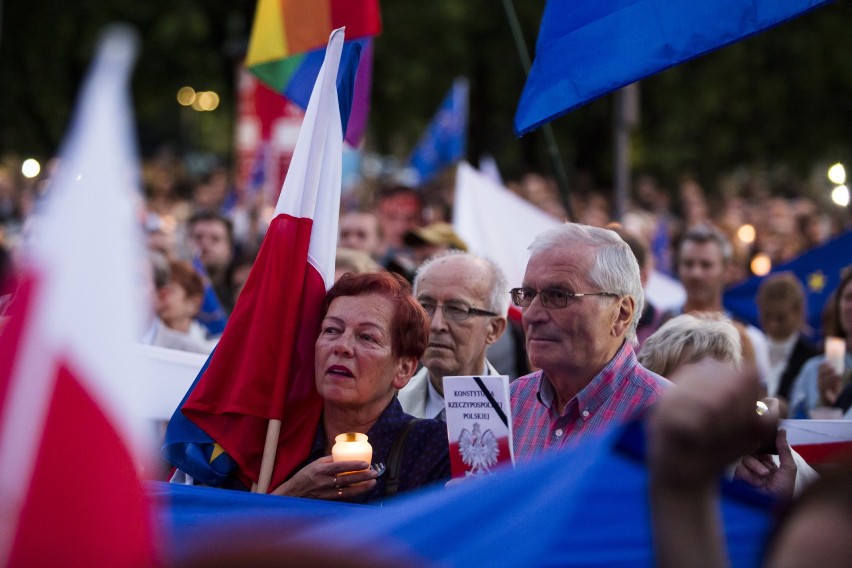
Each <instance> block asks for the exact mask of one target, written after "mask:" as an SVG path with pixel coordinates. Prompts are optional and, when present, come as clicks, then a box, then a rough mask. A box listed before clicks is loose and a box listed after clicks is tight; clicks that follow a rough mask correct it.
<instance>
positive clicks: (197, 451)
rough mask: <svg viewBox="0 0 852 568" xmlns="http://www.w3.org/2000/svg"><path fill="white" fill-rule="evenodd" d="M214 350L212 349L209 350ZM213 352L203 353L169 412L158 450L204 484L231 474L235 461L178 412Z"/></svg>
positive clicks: (220, 482)
mask: <svg viewBox="0 0 852 568" xmlns="http://www.w3.org/2000/svg"><path fill="white" fill-rule="evenodd" d="M215 352H216V350H215V349H214V350H213V353H215ZM213 353H210V355H209V356H208V357H207V361H206V362H205V363H204V366H203V367H201V370H200V371H198V375H197V376H196V377H195V380H194V381H193V382H192V386H191V387H189V390H187V391H186V394H185V395H184V396H183V400H181V401H180V404H179V405H178V407H177V409H176V410H175V412H174V414H172V418H171V420H169V426H168V428H166V436H165V440H164V442H163V448H162V452H163V457H164V458H165V459H166V461H167V462H169V463H170V464H172V465H173V466H175V467H176V468H177V469H179V470H180V471H182V472H184V473H186V474H187V475H189V476H190V477H192V478H193V479H196V480H198V481H199V482H200V483H203V484H204V485H211V486H213V487H218V486H221V485H223V484H224V483H226V482H227V481H228V480H229V479H230V478H231V476H232V475H233V473H234V471H235V470H236V468H237V464H236V463H235V462H234V460H233V459H231V457H230V456H229V455H228V454H226V453H224V452H223V451H221V447H218V448H217V446H216V442H215V441H214V440H213V438H211V437H210V436H208V435H207V433H206V432H204V430H202V429H201V428H199V427H198V426H196V425H195V424H194V423H193V422H192V421H191V420H190V419H189V418H187V417H186V416H184V415H183V412H181V409H182V408H183V405H184V403H185V402H186V399H187V398H189V395H190V394H192V391H194V390H195V387H196V385H197V384H198V381H199V380H200V379H201V376H202V375H203V374H204V371H206V370H207V367H208V366H209V365H210V360H211V359H213Z"/></svg>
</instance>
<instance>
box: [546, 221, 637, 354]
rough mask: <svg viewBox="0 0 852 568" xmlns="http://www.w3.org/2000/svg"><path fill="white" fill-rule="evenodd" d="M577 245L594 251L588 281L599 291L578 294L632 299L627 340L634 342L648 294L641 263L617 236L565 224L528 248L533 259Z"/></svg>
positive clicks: (586, 227) (594, 229) (606, 230)
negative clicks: (592, 293) (646, 294)
mask: <svg viewBox="0 0 852 568" xmlns="http://www.w3.org/2000/svg"><path fill="white" fill-rule="evenodd" d="M578 244H582V245H588V246H591V247H594V249H595V254H594V255H593V260H592V266H591V269H590V270H589V274H588V279H589V281H590V282H591V283H592V285H594V286H597V287H599V288H600V290H577V291H578V292H612V293H614V294H619V295H621V296H630V297H631V298H633V302H634V303H635V309H634V311H633V319H632V320H631V321H630V327H629V328H628V329H627V333H626V335H625V337H626V339H627V340H632V339H633V338H634V337H636V327H637V326H638V325H639V319H640V318H641V317H642V309H643V308H644V306H645V293H644V292H643V291H642V279H641V278H640V276H639V263H638V262H636V257H635V256H634V255H633V251H631V250H630V247H629V246H627V243H625V242H624V240H623V239H622V238H621V237H620V236H618V233H616V232H615V231H610V230H609V229H601V228H599V227H592V226H589V225H581V224H579V223H565V224H563V225H559V226H558V227H554V228H552V229H548V230H547V231H544V232H543V233H541V234H539V235H538V236H537V237H536V238H535V240H534V241H533V242H532V244H531V245H530V246H529V251H530V254H531V255H535V254H537V253H540V252H545V251H549V250H552V249H556V248H562V247H565V248H570V247H576V246H577V245H578Z"/></svg>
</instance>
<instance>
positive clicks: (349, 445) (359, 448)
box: [331, 432, 373, 463]
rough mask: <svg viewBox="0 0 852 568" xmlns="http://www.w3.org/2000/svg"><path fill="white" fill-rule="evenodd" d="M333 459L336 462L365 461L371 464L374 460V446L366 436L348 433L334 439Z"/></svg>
mask: <svg viewBox="0 0 852 568" xmlns="http://www.w3.org/2000/svg"><path fill="white" fill-rule="evenodd" d="M331 458H332V460H334V461H336V462H339V461H364V462H367V463H370V462H372V460H373V446H371V445H370V442H368V441H367V435H366V434H359V433H358V432H346V433H344V434H339V435H338V436H336V437H335V438H334V446H333V447H332V448H331Z"/></svg>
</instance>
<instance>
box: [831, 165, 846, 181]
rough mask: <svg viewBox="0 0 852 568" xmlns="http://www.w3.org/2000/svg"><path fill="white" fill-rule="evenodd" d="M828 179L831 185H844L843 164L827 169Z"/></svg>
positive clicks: (844, 170)
mask: <svg viewBox="0 0 852 568" xmlns="http://www.w3.org/2000/svg"><path fill="white" fill-rule="evenodd" d="M828 179H829V180H831V183H834V184H837V185H842V184H844V183H846V168H844V167H843V164H840V163H837V164H834V165H833V166H831V167H830V168H828Z"/></svg>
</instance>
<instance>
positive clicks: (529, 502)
mask: <svg viewBox="0 0 852 568" xmlns="http://www.w3.org/2000/svg"><path fill="white" fill-rule="evenodd" d="M615 434H616V435H617V436H610V437H609V438H604V439H602V440H599V441H598V442H596V443H595V442H593V443H590V444H589V445H587V446H584V447H583V449H582V451H575V452H559V453H551V454H549V455H547V456H544V457H543V458H542V459H539V460H536V461H534V462H531V463H523V464H520V465H519V466H518V467H517V468H516V469H515V470H514V471H506V470H504V471H502V472H501V473H500V474H498V475H495V476H492V477H489V478H487V479H474V480H470V481H468V482H466V483H463V484H461V485H457V486H454V487H447V488H444V487H437V488H434V489H426V490H424V491H417V492H413V493H409V494H406V495H403V496H400V497H399V498H395V499H392V500H389V501H387V502H385V503H384V505H383V506H382V507H370V506H359V505H350V504H347V503H334V502H326V501H321V500H310V499H297V498H289V497H271V496H264V495H251V494H246V493H240V492H235V491H229V492H225V491H218V492H217V491H215V490H211V489H207V488H202V487H188V486H171V487H169V486H167V485H166V484H162V483H160V484H156V485H149V490H150V491H151V492H152V493H153V494H154V496H156V497H158V498H157V499H156V500H155V501H156V502H160V503H169V504H170V506H169V508H168V509H160V511H159V514H160V515H161V516H162V517H165V518H162V517H161V518H160V519H158V525H159V526H166V527H172V530H173V531H174V533H173V534H172V535H171V537H172V538H170V539H169V542H171V543H174V545H175V546H180V549H179V550H173V551H172V556H175V557H179V556H182V557H186V556H189V557H192V555H193V554H194V553H198V552H199V551H201V552H204V551H207V552H208V553H209V552H210V550H209V549H210V548H211V546H210V543H211V542H216V539H211V534H217V533H222V534H223V533H224V531H226V530H227V531H229V533H228V538H227V539H222V542H227V545H225V546H227V547H228V549H227V551H231V550H232V549H233V548H234V547H235V546H236V547H240V546H243V549H244V550H245V549H250V546H251V545H252V544H258V543H261V542H266V543H267V544H268V543H269V540H265V536H269V535H272V537H273V538H277V542H284V541H285V539H292V540H290V542H295V543H296V544H297V545H298V546H299V547H301V548H302V550H305V549H309V548H310V547H311V546H313V547H314V548H316V549H318V550H322V551H331V552H333V551H334V550H335V547H337V546H339V547H342V548H344V549H348V550H361V551H363V552H371V553H374V554H373V555H372V557H373V558H376V559H377V560H378V564H379V565H399V566H405V565H421V564H425V565H434V566H495V567H498V566H630V567H635V566H653V565H654V556H653V546H652V538H651V535H652V533H651V526H650V521H651V515H650V511H649V504H648V474H647V470H646V468H645V465H644V463H643V459H642V458H641V456H642V455H644V450H643V449H642V445H643V441H644V429H643V428H642V425H641V424H640V423H635V424H633V425H631V426H629V427H628V428H627V429H626V430H625V432H624V435H623V436H622V435H621V433H619V432H616V433H615ZM616 438H618V439H616ZM566 454H568V455H566ZM162 496H167V497H168V498H167V499H160V498H159V497H162ZM721 518H722V519H723V522H724V528H725V541H726V543H727V548H728V553H729V556H730V560H731V565H732V566H758V565H759V564H760V556H761V554H762V550H763V546H764V541H765V537H766V534H767V531H768V528H769V525H770V522H771V517H770V514H769V507H768V502H767V500H766V498H765V497H763V496H761V495H757V494H756V493H755V492H752V491H750V490H749V489H748V488H745V487H743V486H742V485H739V484H736V483H731V482H723V485H722V505H721ZM234 527H241V528H242V529H244V530H245V531H246V532H245V533H244V534H243V536H245V540H242V537H235V535H234V532H233V531H234ZM255 529H256V530H255Z"/></svg>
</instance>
